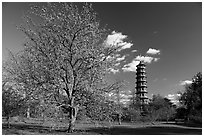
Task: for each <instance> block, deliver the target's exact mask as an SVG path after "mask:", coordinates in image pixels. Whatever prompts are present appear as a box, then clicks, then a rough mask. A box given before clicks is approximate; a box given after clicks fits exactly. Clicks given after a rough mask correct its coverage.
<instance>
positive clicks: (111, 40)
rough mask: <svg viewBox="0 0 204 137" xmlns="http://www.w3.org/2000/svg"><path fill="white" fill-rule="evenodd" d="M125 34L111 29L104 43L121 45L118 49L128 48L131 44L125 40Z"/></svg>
mask: <svg viewBox="0 0 204 137" xmlns="http://www.w3.org/2000/svg"><path fill="white" fill-rule="evenodd" d="M126 39H127V35H123V34H122V33H121V32H116V31H113V32H112V33H111V34H110V35H108V37H107V39H106V41H105V42H106V45H108V46H119V47H121V48H120V50H119V51H121V50H124V49H128V48H130V47H131V46H132V45H133V44H132V43H130V42H126V41H125V40H126Z"/></svg>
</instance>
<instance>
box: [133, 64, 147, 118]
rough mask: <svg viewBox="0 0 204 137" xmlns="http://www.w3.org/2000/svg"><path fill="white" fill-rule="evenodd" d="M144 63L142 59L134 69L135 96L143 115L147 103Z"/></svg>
mask: <svg viewBox="0 0 204 137" xmlns="http://www.w3.org/2000/svg"><path fill="white" fill-rule="evenodd" d="M145 69H146V65H145V63H144V62H143V61H140V63H139V64H138V65H137V69H136V71H137V72H136V96H137V98H138V99H139V103H140V114H141V115H144V113H145V108H144V107H145V104H147V99H148V97H147V96H146V94H147V76H146V72H145Z"/></svg>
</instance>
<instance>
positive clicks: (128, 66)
mask: <svg viewBox="0 0 204 137" xmlns="http://www.w3.org/2000/svg"><path fill="white" fill-rule="evenodd" d="M139 63H140V61H136V60H133V61H132V62H131V63H129V64H126V65H124V66H123V68H122V70H123V71H124V72H128V71H133V72H136V66H137V65H138V64H139Z"/></svg>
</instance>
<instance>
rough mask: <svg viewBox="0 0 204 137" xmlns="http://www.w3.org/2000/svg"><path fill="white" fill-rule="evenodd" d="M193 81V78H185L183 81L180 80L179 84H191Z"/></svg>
mask: <svg viewBox="0 0 204 137" xmlns="http://www.w3.org/2000/svg"><path fill="white" fill-rule="evenodd" d="M191 83H192V81H191V80H183V81H180V84H179V85H181V86H184V85H189V84H191Z"/></svg>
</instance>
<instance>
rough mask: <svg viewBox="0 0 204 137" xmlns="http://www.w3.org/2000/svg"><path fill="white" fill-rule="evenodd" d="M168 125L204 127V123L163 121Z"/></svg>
mask: <svg viewBox="0 0 204 137" xmlns="http://www.w3.org/2000/svg"><path fill="white" fill-rule="evenodd" d="M163 124H166V125H178V126H185V127H198V128H202V123H190V122H189V123H185V122H180V123H167V122H166V123H163Z"/></svg>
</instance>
